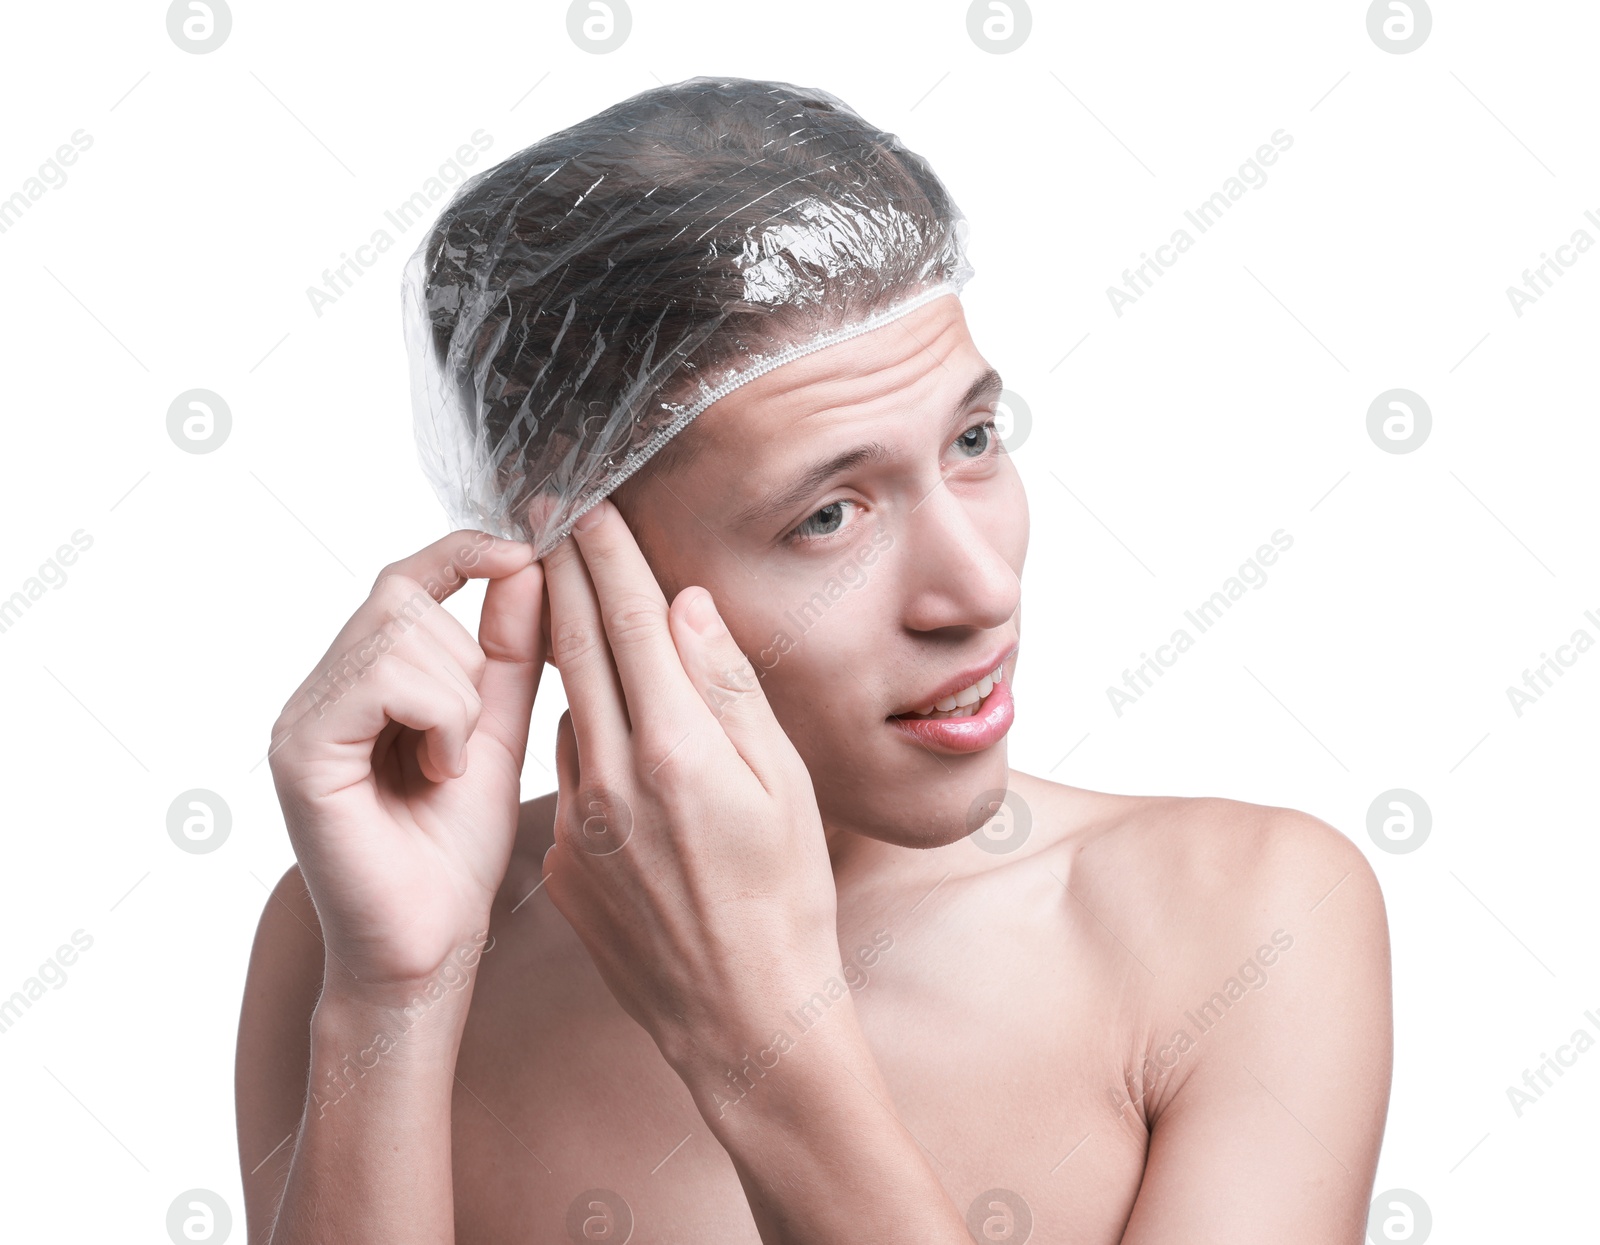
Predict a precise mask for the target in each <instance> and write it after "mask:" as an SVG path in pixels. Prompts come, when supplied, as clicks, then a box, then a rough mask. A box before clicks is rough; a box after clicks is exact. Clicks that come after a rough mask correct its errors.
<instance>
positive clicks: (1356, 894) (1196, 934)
mask: <svg viewBox="0 0 1600 1245" xmlns="http://www.w3.org/2000/svg"><path fill="white" fill-rule="evenodd" d="M1029 781H1030V782H1031V783H1034V784H1037V783H1039V782H1040V780H1039V779H1031V780H1029ZM1047 786H1048V788H1051V789H1050V790H1047V789H1045V788H1044V787H1039V788H1034V790H1035V791H1036V792H1037V794H1036V795H1034V796H1031V797H1029V798H1030V799H1033V800H1034V801H1035V802H1041V801H1042V802H1043V803H1044V804H1045V805H1046V806H1047V809H1052V810H1054V811H1055V813H1056V816H1055V817H1054V818H1052V820H1054V821H1055V822H1056V823H1057V824H1058V825H1059V826H1062V827H1064V829H1063V831H1062V832H1061V833H1060V836H1059V838H1058V839H1057V850H1058V851H1064V852H1065V853H1066V854H1067V856H1068V858H1069V860H1070V867H1071V873H1072V875H1073V876H1074V877H1075V878H1076V879H1077V881H1076V882H1075V883H1074V885H1073V890H1074V893H1075V894H1077V895H1079V896H1080V897H1081V898H1082V899H1083V900H1084V901H1085V902H1086V903H1088V904H1091V905H1095V907H1094V910H1095V911H1096V912H1097V913H1098V912H1101V911H1104V912H1106V913H1108V914H1109V913H1115V914H1117V916H1118V917H1120V918H1121V919H1122V920H1123V921H1124V922H1125V927H1126V928H1127V929H1128V930H1129V931H1130V935H1129V936H1133V937H1137V938H1138V939H1139V940H1140V942H1142V943H1143V944H1144V945H1145V946H1147V947H1149V948H1150V949H1151V950H1150V954H1151V956H1152V957H1155V958H1160V959H1165V960H1167V961H1168V962H1170V963H1171V964H1172V967H1173V969H1174V970H1177V969H1178V968H1179V962H1180V961H1181V962H1182V966H1183V967H1184V968H1185V969H1187V970H1189V971H1192V972H1195V973H1199V974H1201V975H1202V976H1203V975H1204V974H1206V973H1209V972H1211V971H1213V969H1214V968H1215V967H1216V965H1217V964H1219V963H1225V962H1226V961H1227V960H1228V959H1229V958H1230V957H1233V956H1235V955H1237V954H1239V953H1240V951H1241V949H1243V951H1245V952H1248V951H1250V950H1251V949H1253V948H1255V947H1256V946H1257V945H1258V944H1259V943H1261V942H1263V941H1266V940H1268V939H1270V936H1271V935H1272V934H1273V932H1274V931H1277V930H1282V931H1283V935H1282V936H1283V937H1294V936H1296V934H1295V931H1296V930H1297V929H1299V930H1310V929H1321V930H1327V929H1329V928H1330V927H1333V926H1339V927H1341V931H1342V932H1341V934H1340V935H1338V936H1341V937H1347V936H1351V935H1355V934H1366V935H1373V936H1376V935H1380V934H1385V933H1386V922H1385V916H1384V910H1383V899H1382V893H1381V891H1380V889H1379V886H1378V881H1377V877H1376V875H1375V874H1374V872H1373V870H1372V866H1371V865H1370V864H1369V863H1368V861H1367V858H1366V856H1365V855H1364V854H1363V853H1362V851H1361V849H1360V848H1359V847H1357V846H1356V844H1355V843H1354V842H1352V841H1351V840H1350V839H1349V838H1348V837H1347V836H1346V835H1344V834H1343V833H1342V832H1340V831H1339V830H1338V829H1336V828H1335V827H1334V826H1332V825H1330V824H1329V823H1328V822H1326V821H1324V820H1322V819H1321V818H1319V817H1316V816H1314V815H1312V814H1310V813H1306V812H1302V811H1301V810H1299V809H1294V808H1286V807H1279V806H1275V805H1266V804H1253V803H1250V802H1248V801H1244V800H1235V799H1228V798H1224V797H1220V796H1140V795H1122V794H1114V793H1108V792H1099V791H1087V790H1082V789H1078V788H1069V787H1062V786H1060V785H1059V784H1048V785H1047ZM1180 949H1181V950H1180Z"/></svg>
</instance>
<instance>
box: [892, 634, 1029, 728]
mask: <svg viewBox="0 0 1600 1245" xmlns="http://www.w3.org/2000/svg"><path fill="white" fill-rule="evenodd" d="M1017 648H1018V645H1017V643H1016V642H1015V641H1013V642H1012V643H1011V644H1010V645H1008V646H1007V647H1006V648H1004V649H1002V650H1000V651H999V652H998V653H996V654H994V655H993V656H992V657H991V658H990V659H989V660H988V661H987V662H986V663H985V662H979V663H978V664H977V665H974V666H969V667H968V668H967V669H965V670H961V671H957V672H956V673H955V674H953V675H951V676H950V677H949V678H948V679H946V680H945V681H944V682H943V683H941V684H940V685H939V686H938V687H936V688H935V689H934V690H933V691H932V692H930V693H929V694H928V695H926V696H923V697H922V698H921V699H920V700H917V701H914V702H913V703H911V704H909V705H906V706H905V707H904V708H902V709H896V710H895V711H894V713H893V714H891V715H890V716H891V717H898V716H899V715H901V714H906V713H916V712H917V710H918V709H919V708H920V707H921V706H924V705H932V704H937V703H938V702H939V701H941V700H944V699H946V698H948V697H950V696H954V695H955V694H956V693H957V692H959V691H961V690H962V689H964V688H968V687H971V686H972V685H973V684H974V683H977V682H979V681H980V680H981V679H982V678H983V677H984V676H985V675H988V674H992V673H994V671H995V670H996V669H999V668H1000V667H1003V666H1004V665H1005V664H1006V663H1007V662H1008V661H1010V660H1011V659H1012V658H1013V657H1015V656H1016V654H1017ZM990 694H991V695H993V693H992V692H991V693H990Z"/></svg>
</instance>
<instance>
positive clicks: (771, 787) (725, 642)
mask: <svg viewBox="0 0 1600 1245" xmlns="http://www.w3.org/2000/svg"><path fill="white" fill-rule="evenodd" d="M671 626H672V639H673V642H674V644H675V645H676V646H677V652H678V654H679V658H680V660H681V662H682V665H683V669H684V672H685V674H686V675H687V676H688V679H689V682H690V683H691V684H692V685H693V686H694V687H695V688H696V689H698V691H699V692H700V696H701V699H702V700H703V702H704V704H705V706H706V708H707V709H709V710H710V711H711V716H712V717H714V718H716V719H717V721H718V722H719V723H721V725H722V730H723V732H724V733H725V734H726V735H727V737H728V739H729V741H730V742H731V743H732V744H733V747H734V749H735V751H737V752H738V754H739V755H740V756H741V757H742V758H743V759H744V763H745V764H746V765H748V766H749V767H750V771H751V772H752V773H753V774H755V776H756V777H757V778H758V779H760V781H761V785H762V786H763V787H765V788H766V789H767V790H768V791H769V792H773V791H776V789H777V787H776V784H777V783H778V782H779V781H780V779H781V776H782V774H783V772H784V768H785V766H787V765H789V764H792V758H794V757H795V756H796V755H797V754H796V753H795V751H794V745H793V744H792V743H791V742H790V741H789V737H788V735H786V734H785V733H784V730H783V726H782V725H781V724H780V723H779V721H778V719H777V715H776V714H774V713H773V712H772V705H771V704H770V703H768V701H767V696H766V693H765V692H764V691H763V690H762V688H761V680H760V679H758V678H757V677H756V672H755V667H754V666H753V665H751V664H750V659H749V658H748V657H746V656H745V654H744V652H743V650H741V649H740V648H739V645H738V644H737V643H736V642H735V640H734V638H733V635H732V634H731V633H730V632H729V631H728V628H727V625H726V624H725V623H724V622H723V621H722V617H721V615H720V614H719V613H718V612H717V607H716V602H715V601H713V600H712V597H711V594H710V593H709V592H707V591H706V590H705V589H704V588H699V587H689V588H685V589H684V590H683V591H682V592H680V593H678V595H677V597H676V599H675V600H674V601H673V602H672V611H671Z"/></svg>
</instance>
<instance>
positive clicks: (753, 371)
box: [536, 272, 970, 558]
mask: <svg viewBox="0 0 1600 1245" xmlns="http://www.w3.org/2000/svg"><path fill="white" fill-rule="evenodd" d="M969 276H970V272H968V273H964V274H960V275H958V276H956V277H954V278H952V279H950V280H946V281H941V282H940V283H939V284H937V285H935V286H932V287H931V288H929V289H926V290H923V291H921V292H920V293H918V294H914V295H912V296H911V297H910V298H907V299H904V300H902V301H901V302H897V303H894V304H891V305H890V306H888V307H886V308H884V309H883V310H882V311H878V312H875V313H873V314H872V315H869V316H867V317H865V318H864V319H861V320H857V321H855V322H854V323H851V324H846V325H842V326H841V327H839V328H836V329H830V330H829V331H827V332H825V333H819V334H817V335H816V336H815V337H813V338H811V339H810V340H808V341H804V342H800V343H798V344H796V345H793V346H789V347H788V348H787V349H784V350H781V351H779V352H778V353H776V354H774V355H771V356H769V357H767V358H764V359H762V360H761V361H760V362H759V363H757V364H755V365H753V366H751V367H747V368H741V369H740V370H739V371H738V372H736V373H735V374H734V375H732V376H730V377H728V378H727V379H725V380H723V381H722V383H721V384H719V385H717V386H716V387H715V388H713V389H711V390H709V391H708V392H706V393H703V394H701V395H700V396H699V397H698V398H696V399H695V401H694V402H693V403H692V404H690V405H688V406H679V407H677V408H675V409H677V412H678V413H677V414H676V415H674V416H673V418H672V421H671V422H670V423H667V424H664V425H662V426H661V427H660V428H658V429H657V430H656V431H655V433H654V434H653V435H652V436H651V437H650V439H649V440H648V441H646V442H645V443H644V444H643V445H642V446H640V447H639V448H638V449H637V450H636V451H634V453H633V454H632V455H631V456H630V457H629V459H628V461H627V462H625V463H624V464H623V465H622V466H621V467H619V468H617V469H616V470H615V471H613V472H612V474H611V475H609V476H607V477H606V478H605V479H604V480H603V481H602V482H601V483H600V484H599V485H597V486H596V487H595V488H594V490H593V491H592V492H590V493H588V494H586V500H584V501H583V502H581V503H580V504H579V507H578V509H577V510H575V511H574V512H573V513H572V515H571V517H570V518H568V519H567V521H566V522H565V523H563V524H562V525H561V526H560V527H559V528H558V529H557V530H556V531H555V532H554V533H553V534H552V535H551V536H549V537H548V538H547V539H546V540H545V541H544V543H543V546H542V547H541V548H540V549H538V551H537V554H536V556H537V557H540V558H542V557H544V555H545V554H547V553H549V552H550V550H552V549H554V548H555V547H556V546H557V545H559V544H560V543H561V542H562V541H563V540H565V539H566V538H567V536H569V535H570V534H571V532H572V525H573V524H574V523H576V522H577V521H578V520H579V519H581V518H582V517H583V516H584V515H585V514H587V513H588V512H589V511H590V510H592V509H594V508H595V507H596V506H598V505H599V504H600V503H601V501H603V500H604V499H605V498H606V497H608V496H610V494H611V493H613V492H615V491H616V490H617V489H618V488H620V487H621V486H622V484H623V482H624V481H626V480H627V479H628V477H630V476H631V475H633V473H634V472H636V471H638V470H639V468H641V467H643V466H644V465H645V463H646V462H648V461H649V459H650V457H651V455H653V454H654V453H655V452H656V451H657V450H659V449H660V448H661V447H662V446H663V445H665V444H666V443H667V442H668V441H670V440H671V439H672V438H673V437H675V436H677V435H678V433H680V432H682V431H683V430H684V429H685V428H687V427H688V426H689V423H690V421H691V420H693V419H694V418H695V416H697V415H700V414H702V413H703V412H704V411H705V410H706V408H707V407H709V406H711V405H712V404H713V403H715V402H719V401H721V400H722V399H723V398H725V397H727V396H728V395H729V394H730V393H732V392H733V391H734V390H735V389H738V388H739V387H740V386H742V385H747V384H749V383H750V382H751V381H753V380H755V379H756V377H758V376H765V375H766V374H767V373H768V372H771V371H774V370H775V369H777V368H780V367H782V366H783V365H784V364H785V363H790V362H793V361H794V360H795V359H799V358H802V357H804V356H805V355H808V354H815V353H816V352H817V351H819V350H825V349H827V348H828V347H829V346H834V345H837V344H838V343H840V342H844V341H849V340H850V339H851V338H853V337H860V336H861V335H862V334H864V333H870V332H872V331H873V330H874V329H879V328H882V327H883V326H884V325H886V324H892V323H894V322H895V321H896V320H899V319H902V318H904V317H905V316H908V315H910V314H911V313H912V312H913V311H915V310H916V309H917V308H918V307H925V306H927V304H929V303H931V302H933V300H934V299H936V298H943V297H944V296H945V295H946V294H954V295H957V296H959V295H960V293H961V290H962V287H963V286H965V284H966V282H967V279H968V277H969ZM663 405H664V406H671V405H672V404H669V403H663Z"/></svg>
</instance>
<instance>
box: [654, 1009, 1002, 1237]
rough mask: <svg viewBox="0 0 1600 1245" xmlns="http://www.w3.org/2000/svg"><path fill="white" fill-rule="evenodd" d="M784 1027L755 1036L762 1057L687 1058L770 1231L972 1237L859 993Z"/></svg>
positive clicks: (704, 1104)
mask: <svg viewBox="0 0 1600 1245" xmlns="http://www.w3.org/2000/svg"><path fill="white" fill-rule="evenodd" d="M786 1036H789V1041H788V1042H787V1043H776V1044H775V1043H773V1042H772V1041H771V1037H772V1035H770V1034H769V1035H768V1036H767V1038H766V1039H764V1040H763V1041H762V1042H761V1043H760V1046H759V1048H758V1047H757V1046H755V1045H748V1054H749V1055H750V1056H752V1057H753V1058H751V1059H747V1058H746V1057H745V1056H744V1055H743V1054H741V1055H740V1057H739V1059H737V1060H734V1061H732V1063H733V1066H732V1068H731V1069H730V1068H729V1067H720V1068H719V1067H717V1066H716V1063H715V1062H713V1061H711V1060H704V1061H701V1062H700V1064H699V1066H697V1067H693V1068H683V1069H680V1070H679V1074H680V1075H681V1076H683V1077H684V1080H685V1083H686V1084H688V1085H689V1088H690V1090H691V1092H693V1093H694V1096H695V1100H696V1102H697V1103H698V1104H699V1105H700V1108H701V1113H702V1115H703V1116H704V1117H705V1119H706V1122H707V1123H708V1124H709V1125H710V1127H711V1130H712V1132H713V1133H715V1134H716V1137H717V1139H718V1141H720V1142H721V1143H722V1146H723V1148H724V1149H725V1150H727V1152H728V1154H729V1156H730V1157H731V1158H732V1159H733V1164H734V1167H735V1169H736V1170H737V1171H738V1173H739V1178H740V1181H741V1182H742V1183H743V1185H744V1190H745V1195H746V1197H747V1199H748V1200H749V1203H750V1209H751V1212H752V1213H753V1214H754V1216H755V1220H756V1225H757V1227H758V1228H759V1230H760V1232H761V1239H762V1241H764V1242H765V1243H766V1245H835V1243H838V1245H845V1243H846V1242H849V1243H850V1245H854V1243H855V1242H858V1241H863V1240H871V1241H880V1242H884V1245H900V1243H901V1242H904V1243H905V1245H970V1242H971V1237H970V1236H969V1235H968V1233H967V1230H966V1225H965V1223H964V1222H963V1220H962V1216H961V1214H960V1212H959V1211H958V1210H957V1209H956V1207H955V1206H954V1205H953V1204H952V1203H951V1202H950V1199H949V1198H948V1196H946V1194H945V1191H944V1188H943V1186H942V1185H941V1184H940V1183H939V1180H938V1177H937V1176H936V1175H935V1174H934V1171H933V1168H932V1167H931V1166H930V1161H929V1159H928V1157H927V1155H926V1152H925V1151H924V1150H923V1149H922V1147H921V1145H920V1144H919V1142H918V1141H917V1139H916V1138H915V1137H913V1136H912V1135H911V1133H910V1132H908V1131H907V1130H906V1128H905V1126H904V1125H902V1124H901V1123H900V1122H899V1119H898V1115H897V1113H896V1110H895V1106H894V1102H893V1100H892V1099H891V1098H890V1096H889V1091H888V1087H887V1086H886V1085H885V1083H884V1080H883V1076H882V1073H881V1072H880V1071H879V1069H878V1065H877V1062H876V1060H875V1059H874V1058H873V1056H872V1052H871V1050H870V1048H869V1047H868V1046H867V1044H866V1039H865V1037H864V1036H863V1035H862V1033H861V1030H860V1026H859V1025H858V1023H857V1021H856V1016H855V1011H854V1007H853V1006H852V1000H851V998H850V996H849V995H846V996H845V997H844V998H843V999H841V1000H839V1001H838V1002H835V1003H833V1004H832V1006H831V1007H830V1008H829V1009H828V1011H827V1013H826V1015H825V1016H824V1018H823V1019H822V1020H821V1021H819V1022H818V1023H817V1024H816V1025H815V1026H813V1027H812V1028H809V1029H807V1030H806V1031H805V1032H804V1033H802V1034H799V1035H798V1036H792V1035H786ZM742 1045H745V1044H741V1046H742ZM785 1047H786V1049H785ZM769 1062H770V1063H771V1066H770V1067H765V1066H763V1065H765V1064H767V1063H769ZM730 1070H731V1071H732V1072H733V1074H734V1075H733V1076H732V1077H730V1076H729V1072H730ZM746 1087H748V1088H746ZM741 1090H743V1091H744V1092H743V1093H742V1096H740V1095H741Z"/></svg>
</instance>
